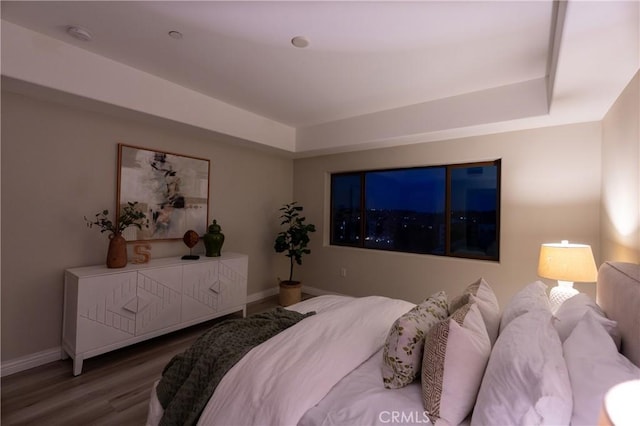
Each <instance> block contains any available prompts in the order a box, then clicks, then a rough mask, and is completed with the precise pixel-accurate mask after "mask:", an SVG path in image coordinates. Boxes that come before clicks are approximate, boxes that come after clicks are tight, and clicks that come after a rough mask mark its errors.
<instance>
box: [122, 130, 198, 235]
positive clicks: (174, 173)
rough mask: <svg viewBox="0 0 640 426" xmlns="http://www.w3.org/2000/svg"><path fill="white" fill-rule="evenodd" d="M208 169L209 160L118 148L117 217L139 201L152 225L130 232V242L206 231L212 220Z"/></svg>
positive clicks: (129, 230) (143, 149) (124, 147)
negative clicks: (192, 231) (129, 204)
mask: <svg viewBox="0 0 640 426" xmlns="http://www.w3.org/2000/svg"><path fill="white" fill-rule="evenodd" d="M209 169H210V161H209V160H208V159H206V158H198V157H191V156H187V155H181V154H175V153H169V152H163V151H159V150H154V149H149V148H142V147H137V146H133V145H127V144H123V143H119V144H118V194H117V208H116V212H117V213H116V215H117V219H119V215H120V211H121V209H122V208H123V207H124V206H125V205H127V203H129V202H137V203H138V204H137V205H138V206H139V208H140V209H141V211H142V212H143V213H145V214H146V216H147V219H148V220H149V226H148V227H142V229H138V228H137V227H135V226H131V227H129V228H127V229H126V230H125V231H124V232H123V237H124V238H125V239H126V240H127V241H128V242H131V241H149V240H152V241H154V240H155V241H161V240H177V239H182V237H183V236H184V234H185V232H186V231H188V230H194V231H195V232H196V233H197V234H198V235H199V236H202V235H204V234H205V233H206V230H207V223H208V218H209Z"/></svg>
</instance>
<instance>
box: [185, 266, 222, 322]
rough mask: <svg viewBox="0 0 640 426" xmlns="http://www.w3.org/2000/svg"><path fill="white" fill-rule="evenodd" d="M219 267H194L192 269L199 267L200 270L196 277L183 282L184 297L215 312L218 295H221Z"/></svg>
mask: <svg viewBox="0 0 640 426" xmlns="http://www.w3.org/2000/svg"><path fill="white" fill-rule="evenodd" d="M217 266H218V264H217V263H212V264H200V265H194V268H192V269H196V267H199V270H198V271H197V272H196V274H195V276H193V277H191V278H190V279H188V280H185V282H183V284H182V295H183V297H186V298H189V299H191V300H193V301H195V302H196V303H198V304H201V305H204V306H207V307H208V308H209V309H211V310H212V311H215V310H216V309H217V304H218V294H219V293H220V280H219V279H218V267H217Z"/></svg>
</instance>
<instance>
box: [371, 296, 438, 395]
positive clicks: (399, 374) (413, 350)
mask: <svg viewBox="0 0 640 426" xmlns="http://www.w3.org/2000/svg"><path fill="white" fill-rule="evenodd" d="M448 315H449V305H448V304H447V295H446V294H445V292H444V291H441V292H439V293H436V294H434V295H432V296H431V297H429V298H428V299H427V300H425V301H424V302H422V303H421V304H419V305H417V306H416V307H414V308H413V309H411V310H410V311H409V312H407V313H406V314H404V315H402V316H401V317H400V318H398V319H397V320H396V321H395V322H394V323H393V325H392V326H391V330H389V335H388V336H387V340H386V341H385V343H384V349H383V352H382V357H383V359H382V361H383V362H382V381H383V383H384V387H385V388H388V389H397V388H401V387H404V386H407V385H408V384H409V383H411V382H413V381H414V380H415V378H416V377H418V374H419V373H420V368H421V367H422V352H423V350H424V336H425V335H426V333H427V331H429V329H430V328H431V327H432V326H433V325H435V324H436V323H437V322H438V321H441V320H443V319H445V318H446V317H447V316H448Z"/></svg>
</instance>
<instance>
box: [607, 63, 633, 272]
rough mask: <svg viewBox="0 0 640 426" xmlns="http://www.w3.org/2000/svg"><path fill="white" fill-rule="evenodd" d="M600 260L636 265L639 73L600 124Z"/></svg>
mask: <svg viewBox="0 0 640 426" xmlns="http://www.w3.org/2000/svg"><path fill="white" fill-rule="evenodd" d="M601 232H602V241H601V246H602V259H603V260H618V261H623V262H634V263H640V73H637V74H636V76H635V77H634V78H633V80H631V82H630V83H629V85H628V86H627V87H626V89H625V90H624V91H623V93H622V94H621V95H620V97H619V98H618V100H617V101H616V103H615V104H614V105H613V107H611V109H610V110H609V112H608V113H607V115H606V117H605V118H604V120H603V121H602V213H601Z"/></svg>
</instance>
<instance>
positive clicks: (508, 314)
mask: <svg viewBox="0 0 640 426" xmlns="http://www.w3.org/2000/svg"><path fill="white" fill-rule="evenodd" d="M536 310H542V311H545V312H551V308H550V306H549V298H548V297H547V285H546V284H545V283H543V282H542V281H534V282H532V283H531V284H529V285H527V286H526V287H524V288H523V289H522V290H520V291H518V292H517V293H516V294H514V295H513V297H512V298H511V300H510V301H509V303H507V306H506V307H505V308H504V312H503V313H502V319H501V320H500V333H502V331H503V330H504V329H505V327H506V326H507V324H509V323H510V322H511V321H512V320H513V319H514V318H517V317H519V316H520V315H522V314H525V313H527V312H531V311H536Z"/></svg>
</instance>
